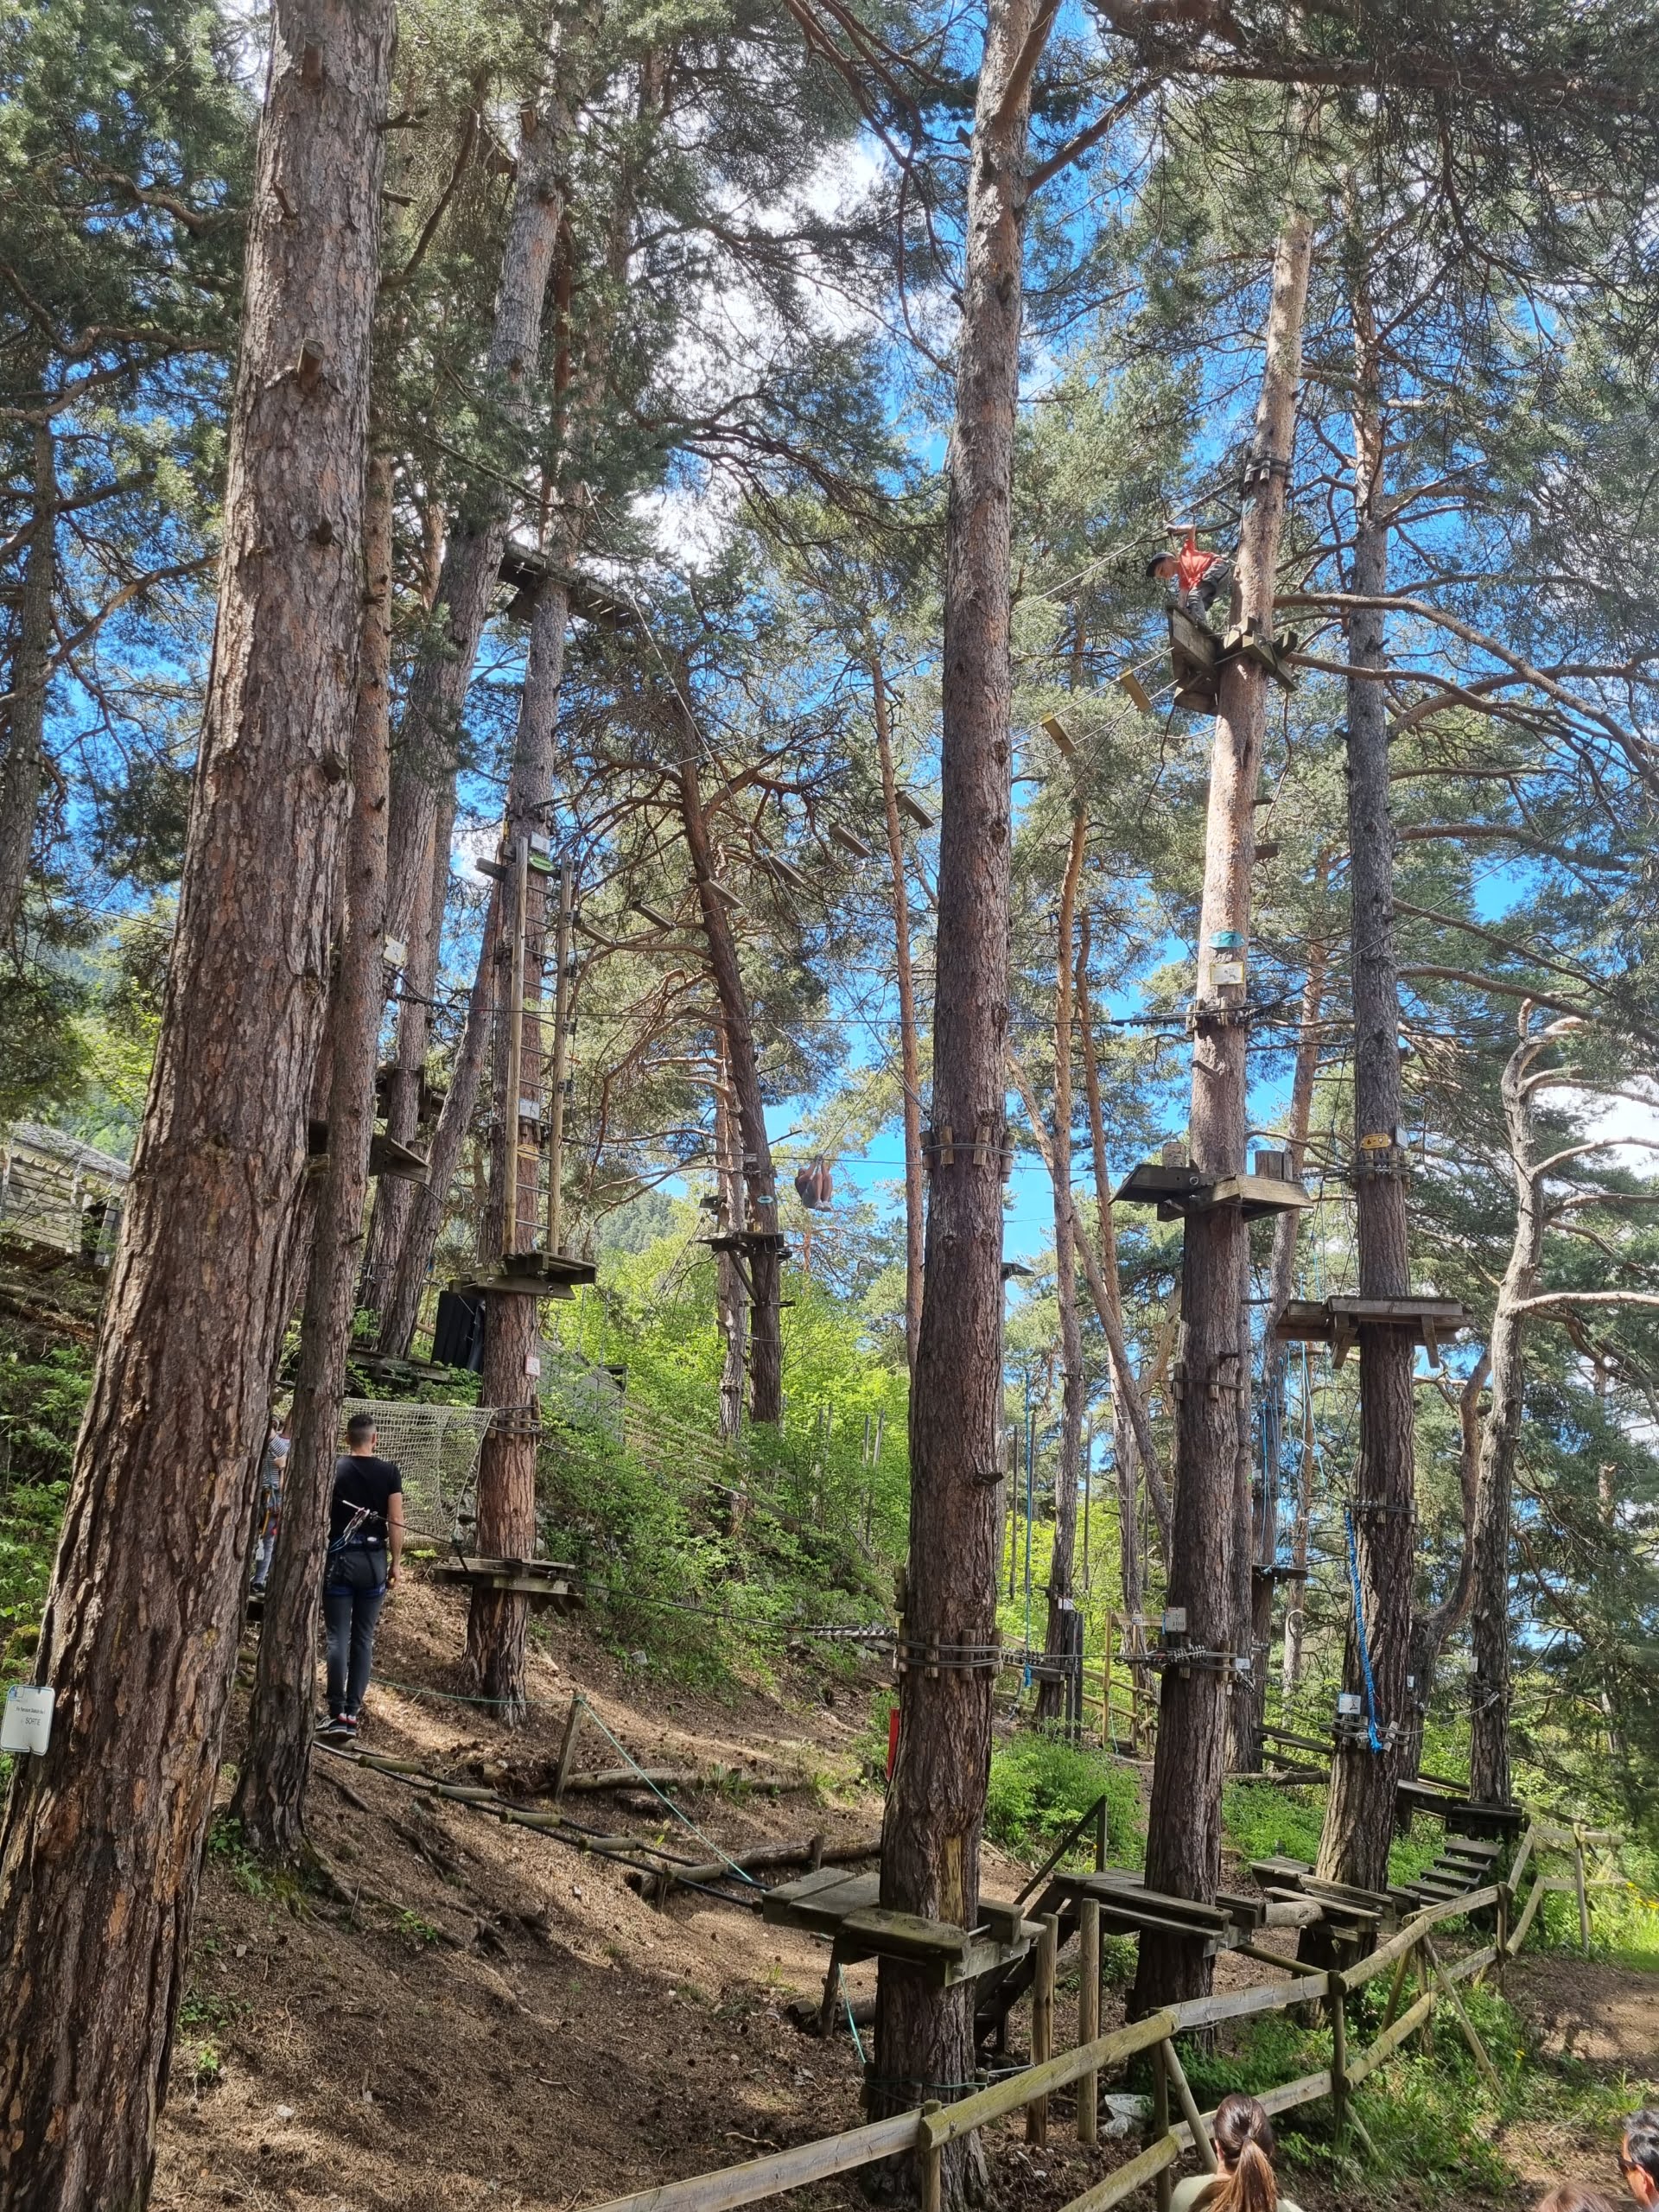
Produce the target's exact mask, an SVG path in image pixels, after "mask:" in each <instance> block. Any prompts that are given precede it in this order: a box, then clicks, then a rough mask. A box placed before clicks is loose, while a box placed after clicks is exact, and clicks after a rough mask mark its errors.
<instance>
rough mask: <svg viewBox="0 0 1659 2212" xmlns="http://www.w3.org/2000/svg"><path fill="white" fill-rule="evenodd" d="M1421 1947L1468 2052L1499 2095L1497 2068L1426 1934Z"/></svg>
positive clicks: (1501, 2092)
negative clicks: (1455, 2019)
mask: <svg viewBox="0 0 1659 2212" xmlns="http://www.w3.org/2000/svg"><path fill="white" fill-rule="evenodd" d="M1423 1949H1424V1952H1425V1953H1426V1955H1427V1959H1428V1963H1429V1965H1430V1967H1432V1968H1433V1974H1434V1982H1435V1986H1436V1987H1437V1988H1438V1989H1439V1991H1440V1994H1441V1996H1442V1997H1444V1998H1445V1999H1446V2000H1447V2001H1448V2003H1449V2004H1450V2005H1451V2007H1452V2012H1453V2013H1454V2014H1455V2015H1456V2017H1457V2023H1458V2025H1459V2028H1460V2029H1461V2030H1462V2031H1463V2039H1464V2041H1465V2043H1466V2044H1468V2046H1469V2050H1470V2053H1471V2056H1472V2057H1473V2059H1474V2062H1475V2063H1476V2065H1477V2066H1478V2068H1479V2069H1480V2070H1481V2072H1482V2073H1483V2074H1484V2075H1485V2077H1486V2083H1487V2087H1488V2088H1491V2089H1492V2090H1494V2091H1495V2092H1496V2093H1497V2095H1499V2096H1500V2097H1501V2096H1502V2095H1503V2082H1502V2081H1501V2080H1500V2079H1499V2077H1498V2071H1497V2067H1496V2066H1494V2065H1493V2063H1492V2062H1491V2058H1490V2057H1489V2056H1488V2055H1487V2050H1486V2046H1485V2044H1484V2043H1482V2041H1481V2039H1480V2037H1478V2035H1477V2034H1476V2033H1475V2029H1474V2023H1473V2022H1472V2021H1471V2019H1470V2018H1469V2015H1468V2013H1467V2012H1465V2010H1464V2008H1463V1999H1462V1998H1461V1997H1460V1996H1459V1994H1458V1986H1457V1984H1456V1983H1455V1982H1454V1981H1450V1980H1447V1979H1446V1969H1445V1967H1443V1966H1442V1965H1441V1964H1440V1959H1439V1957H1438V1956H1437V1955H1436V1953H1435V1949H1434V1946H1433V1943H1431V1942H1430V1941H1429V1940H1428V1938H1427V1936H1424V1938H1423Z"/></svg>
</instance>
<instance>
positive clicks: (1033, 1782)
mask: <svg viewBox="0 0 1659 2212" xmlns="http://www.w3.org/2000/svg"><path fill="white" fill-rule="evenodd" d="M884 1750H885V1745H884ZM1102 1794H1104V1796H1105V1798H1106V1856H1107V1859H1108V1861H1109V1864H1110V1865H1112V1866H1140V1865H1141V1863H1142V1861H1143V1860H1144V1859H1145V1857H1146V1848H1147V1840H1146V1831H1145V1827H1144V1826H1143V1824H1142V1821H1141V1802H1140V1794H1139V1791H1138V1790H1137V1789H1136V1787H1135V1778H1134V1777H1133V1776H1132V1775H1131V1774H1129V1773H1128V1772H1127V1771H1126V1770H1125V1769H1124V1768H1122V1767H1121V1766H1117V1765H1116V1764H1113V1762H1112V1761H1111V1760H1110V1759H1109V1758H1106V1757H1105V1755H1104V1754H1103V1752H1100V1751H1090V1749H1088V1748H1087V1747H1086V1746H1085V1745H1079V1744H1071V1743H1067V1742H1066V1741H1065V1739H1064V1738H1061V1737H1058V1736H1052V1735H1047V1734H1044V1733H1041V1732H1033V1733H1030V1734H1026V1735H1020V1736H1014V1737H1012V1738H1008V1739H1007V1741H1005V1742H1002V1743H999V1744H997V1745H995V1746H994V1747H993V1749H992V1752H991V1777H990V1786H989V1789H988V1792H987V1796H986V1801H985V1829H986V1833H987V1834H988V1835H989V1836H990V1837H991V1838H992V1840H994V1841H995V1842H997V1843H1000V1844H1001V1846H1002V1847H1003V1848H1004V1849H1005V1850H1007V1851H1009V1852H1012V1853H1014V1854H1015V1855H1016V1856H1019V1857H1022V1858H1028V1859H1033V1860H1036V1859H1045V1858H1046V1857H1047V1855H1048V1853H1050V1851H1052V1849H1053V1847H1054V1846H1055V1844H1056V1843H1058V1840H1059V1839H1060V1838H1061V1836H1063V1835H1064V1834H1065V1831H1066V1830H1067V1829H1068V1828H1069V1827H1071V1826H1072V1824H1073V1823H1074V1822H1075V1821H1080V1820H1082V1819H1083V1818H1084V1815H1085V1814H1087V1813H1088V1811H1089V1809H1090V1807H1091V1806H1092V1805H1094V1804H1095V1802H1096V1801H1097V1799H1098V1798H1099V1797H1100V1796H1102ZM1093 1852H1094V1840H1093V1837H1092V1835H1085V1836H1084V1838H1083V1839H1082V1840H1081V1841H1080V1842H1079V1843H1078V1844H1077V1846H1076V1847H1075V1849H1074V1850H1073V1851H1072V1852H1071V1853H1069V1854H1068V1859H1067V1863H1068V1864H1070V1865H1082V1864H1084V1863H1085V1862H1087V1863H1089V1864H1092V1863H1093Z"/></svg>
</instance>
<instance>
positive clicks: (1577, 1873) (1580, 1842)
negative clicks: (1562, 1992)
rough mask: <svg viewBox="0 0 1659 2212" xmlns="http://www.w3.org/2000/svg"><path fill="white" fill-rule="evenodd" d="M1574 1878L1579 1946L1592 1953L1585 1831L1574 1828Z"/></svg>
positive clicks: (1586, 1954)
mask: <svg viewBox="0 0 1659 2212" xmlns="http://www.w3.org/2000/svg"><path fill="white" fill-rule="evenodd" d="M1573 1882H1574V1884H1575V1885H1577V1888H1578V1893H1579V1948H1580V1950H1581V1951H1582V1952H1583V1953H1584V1955H1585V1957H1586V1959H1587V1958H1588V1957H1589V1955H1590V1900H1589V1898H1588V1897H1586V1895H1585V1891H1584V1831H1583V1829H1582V1828H1580V1827H1574V1828H1573Z"/></svg>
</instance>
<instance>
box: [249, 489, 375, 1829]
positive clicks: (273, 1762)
mask: <svg viewBox="0 0 1659 2212" xmlns="http://www.w3.org/2000/svg"><path fill="white" fill-rule="evenodd" d="M363 536H364V543H363V550H364V564H365V593H364V605H363V622H362V633H361V642H360V645H359V658H358V677H357V718H356V723H355V727H354V729H353V740H352V814H351V828H350V830H349V833H348V836H347V842H346V916H345V927H344V930H343V932H342V937H341V944H340V963H339V969H338V972H337V974H336V976H335V980H334V1000H333V1003H332V1005H331V1007H330V1010H329V1022H330V1028H331V1031H332V1034H333V1039H334V1049H333V1053H332V1066H331V1068H330V1071H329V1087H328V1105H327V1122H328V1164H327V1168H326V1170H325V1171H324V1173H323V1178H322V1188H321V1192H320V1193H319V1195H318V1199H317V1208H316V1219H315V1227H314V1229H313V1232H312V1240H311V1255H310V1265H309V1268H308V1274H307V1280H306V1291H305V1310H304V1313H303V1315H302V1319H301V1322H300V1361H299V1371H298V1374H297V1376H296V1380H295V1385H294V1408H293V1446H292V1449H291V1450H290V1452H289V1458H288V1466H287V1470H286V1472H285V1476H284V1479H283V1517H282V1526H281V1528H280V1529H279V1531H278V1533H277V1552H276V1556H275V1558H274V1560H272V1562H271V1571H270V1585H269V1588H268V1590H267V1592H266V1598H265V1610H264V1621H263V1624H262V1625H261V1629H260V1635H259V1656H258V1660H257V1664H256V1667H255V1669H254V1678H253V1695H252V1698H251V1701H250V1704H249V1708H248V1740H247V1749H246V1751H245V1755H244V1758H243V1762H242V1771H241V1774H240V1776H239V1777H238V1782H237V1789H236V1798H235V1802H234V1804H233V1806H232V1811H233V1812H234V1814H235V1815H236V1817H237V1819H238V1820H239V1821H241V1823H242V1829H243V1833H244V1834H245V1836H246V1838H247V1840H248V1841H249V1842H250V1843H251V1845H252V1847H253V1848H254V1849H255V1850H256V1851H259V1852H262V1853H267V1854H269V1855H270V1856H272V1857H275V1858H277V1859H286V1860H293V1859H296V1858H297V1857H298V1855H299V1852H300V1848H301V1846H302V1842H303V1840H304V1835H305V1786H306V1782H307V1779H308V1776H309V1774H310V1771H311V1732H312V1726H313V1716H314V1711H315V1703H316V1624H317V1600H318V1593H319V1591H320V1590H321V1585H322V1573H323V1554H324V1550H325V1548H326V1546H327V1540H328V1500H329V1497H330V1494H331V1492H332V1490H333V1486H334V1458H335V1453H336V1452H337V1450H338V1448H339V1440H340V1400H341V1398H342V1396H343V1395H344V1393H345V1388H346V1355H347V1352H348V1351H349V1349H350V1344H351V1334H352V1300H353V1295H354V1294H355V1290H356V1284H357V1267H358V1262H359V1259H360V1257H361V1255H362V1249H363V1205H364V1200H365V1198H366V1197H367V1195H368V1185H369V1140H370V1138H371V1137H372V1135H373V1133H374V1071H375V1060H376V1055H377V1052H378V1041H379V1034H380V1012H381V1007H382V1006H383V1005H384V1003H385V937H386V798H387V790H388V785H389V782H390V760H389V758H388V753H387V735H388V728H387V707H388V702H389V696H390V683H391V560H392V546H391V461H390V459H389V458H388V457H387V456H386V455H385V454H375V455H374V456H373V457H372V460H371V461H370V463H369V470H368V480H367V496H366V499H365V509H364V534H363Z"/></svg>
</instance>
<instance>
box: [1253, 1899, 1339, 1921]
mask: <svg viewBox="0 0 1659 2212" xmlns="http://www.w3.org/2000/svg"><path fill="white" fill-rule="evenodd" d="M1324 1918H1325V1907H1324V1906H1323V1905H1322V1904H1320V1903H1319V1899H1318V1897H1269V1898H1268V1904H1267V1910H1266V1912H1265V1913H1264V1914H1263V1916H1262V1926H1263V1927H1264V1928H1312V1927H1313V1925H1314V1924H1315V1923H1316V1922H1319V1921H1321V1920H1323V1919H1324Z"/></svg>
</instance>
